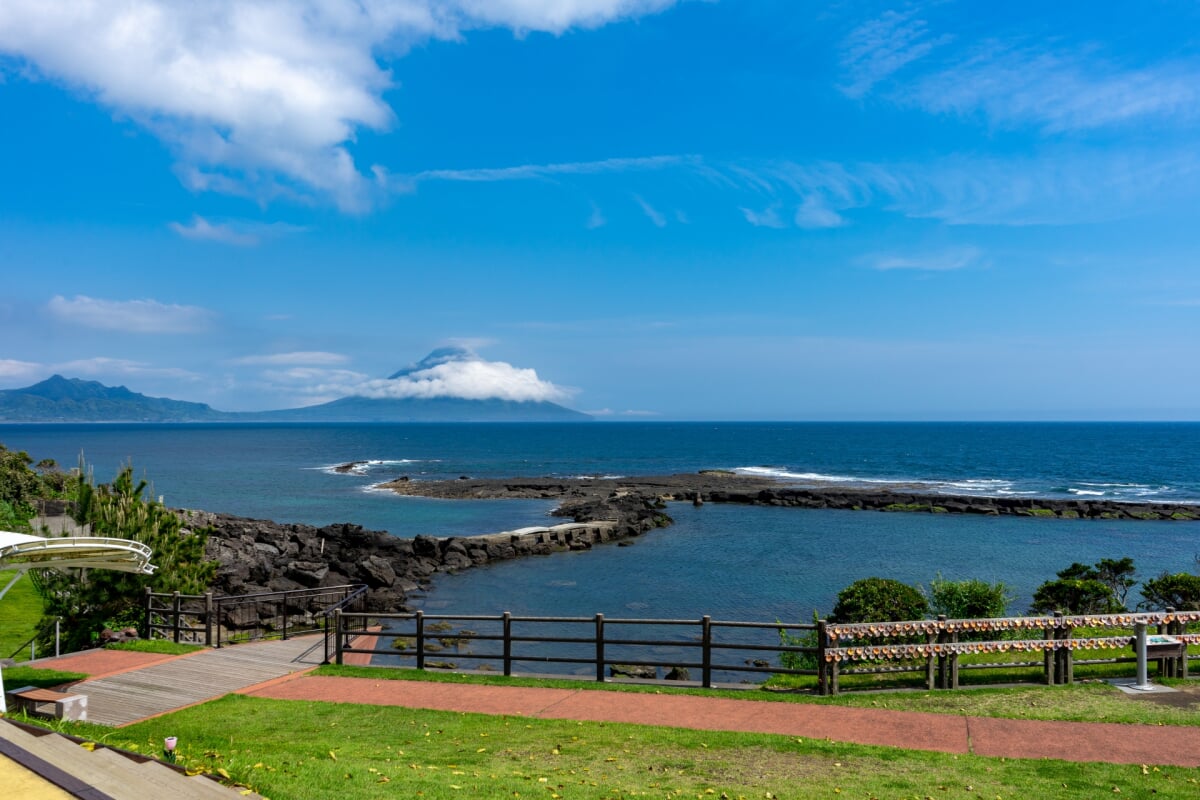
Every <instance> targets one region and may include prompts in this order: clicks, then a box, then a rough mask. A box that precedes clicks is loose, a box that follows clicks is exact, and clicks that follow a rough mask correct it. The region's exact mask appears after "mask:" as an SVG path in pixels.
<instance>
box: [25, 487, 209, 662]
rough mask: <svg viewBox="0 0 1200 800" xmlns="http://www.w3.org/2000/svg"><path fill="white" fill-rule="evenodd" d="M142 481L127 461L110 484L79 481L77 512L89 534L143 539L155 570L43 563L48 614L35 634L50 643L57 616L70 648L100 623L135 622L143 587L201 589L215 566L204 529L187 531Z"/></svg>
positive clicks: (87, 639)
mask: <svg viewBox="0 0 1200 800" xmlns="http://www.w3.org/2000/svg"><path fill="white" fill-rule="evenodd" d="M146 486H147V485H146V482H145V481H138V482H135V481H134V478H133V467H132V466H126V467H124V468H123V469H121V471H120V472H119V473H118V474H117V477H116V478H115V479H114V480H113V482H112V483H111V484H102V485H94V484H93V482H92V480H91V478H90V476H88V477H85V478H83V479H81V480H80V481H79V485H78V491H77V494H76V498H75V500H76V503H75V514H76V520H77V521H78V522H80V523H86V524H88V525H90V526H91V531H92V535H93V536H106V537H112V538H117V539H133V540H135V541H139V542H141V543H143V544H145V545H148V546H149V547H150V548H151V549H152V550H153V551H154V554H153V556H152V557H151V563H153V564H154V565H155V566H156V567H157V570H156V571H155V573H154V575H134V574H132V573H128V572H115V571H112V570H101V569H91V570H75V569H71V570H66V571H56V570H42V571H40V572H38V573H35V583H36V585H37V587H38V590H39V592H40V593H41V594H42V597H43V598H44V599H45V601H46V613H47V617H46V618H45V619H44V620H43V627H42V629H41V631H40V638H41V639H42V641H43V642H44V643H47V644H48V643H49V639H50V637H51V636H52V635H53V626H54V618H55V617H59V618H61V619H62V621H63V624H62V629H63V631H64V632H65V633H64V638H65V641H66V646H67V649H68V650H78V649H81V648H84V647H87V646H89V645H90V644H91V643H92V641H93V639H94V637H95V636H97V635H98V634H99V633H100V631H101V630H103V629H104V628H105V627H118V626H121V627H124V626H137V625H138V623H139V622H140V621H141V614H140V609H141V608H142V604H143V602H144V598H145V591H146V588H147V587H149V588H150V589H152V590H153V591H155V592H175V591H178V592H181V593H184V594H200V593H203V592H204V591H206V590H207V589H208V587H209V585H210V584H211V582H212V579H213V576H214V575H215V574H216V569H217V564H216V562H214V561H206V560H205V559H204V543H205V540H206V539H207V531H195V532H193V531H188V530H186V529H184V528H183V526H182V522H181V521H180V519H179V517H178V516H176V514H175V513H174V512H172V511H171V510H170V509H168V508H167V507H166V506H164V505H162V504H161V503H158V502H156V501H154V500H152V499H149V498H147V497H146Z"/></svg>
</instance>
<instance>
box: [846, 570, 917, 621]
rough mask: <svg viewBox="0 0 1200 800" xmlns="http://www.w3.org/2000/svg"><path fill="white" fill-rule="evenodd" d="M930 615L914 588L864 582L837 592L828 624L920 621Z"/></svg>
mask: <svg viewBox="0 0 1200 800" xmlns="http://www.w3.org/2000/svg"><path fill="white" fill-rule="evenodd" d="M928 611H929V604H928V603H927V602H926V601H925V596H924V595H923V594H921V592H920V591H919V590H918V589H916V588H915V587H912V586H909V585H908V584H906V583H901V582H900V581H897V580H892V579H891V578H863V579H862V580H857V581H855V582H854V583H852V584H850V585H849V586H847V587H846V588H844V589H842V590H841V591H840V592H838V596H837V603H835V604H834V606H833V613H832V614H830V616H829V619H830V621H831V622H896V621H899V620H907V619H923V618H924V617H925V615H926V613H928Z"/></svg>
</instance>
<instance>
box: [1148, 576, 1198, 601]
mask: <svg viewBox="0 0 1200 800" xmlns="http://www.w3.org/2000/svg"><path fill="white" fill-rule="evenodd" d="M1142 597H1144V598H1146V600H1145V602H1143V603H1142V605H1143V606H1144V607H1146V608H1150V609H1164V608H1167V607H1170V608H1175V609H1178V610H1180V611H1197V610H1200V576H1196V575H1189V574H1188V573H1186V572H1177V573H1175V574H1174V575H1169V574H1167V573H1165V572H1164V573H1163V574H1162V575H1159V576H1158V577H1157V578H1151V579H1150V580H1148V581H1146V582H1145V583H1143V584H1142Z"/></svg>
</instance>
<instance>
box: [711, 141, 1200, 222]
mask: <svg viewBox="0 0 1200 800" xmlns="http://www.w3.org/2000/svg"><path fill="white" fill-rule="evenodd" d="M710 168H712V169H716V168H717V167H715V166H711V167H710ZM720 169H721V170H722V171H723V172H724V173H725V174H727V175H728V176H729V177H730V179H731V180H733V181H735V182H736V184H737V185H738V186H739V187H740V188H741V189H742V190H743V191H747V192H754V193H756V194H763V193H767V194H770V195H772V196H775V197H781V198H785V199H787V198H789V197H795V199H796V201H797V202H799V203H800V206H799V208H798V209H797V212H796V217H795V223H796V224H797V225H798V226H801V227H808V228H822V227H837V226H841V225H847V224H849V222H850V221H849V220H847V219H846V218H845V217H844V216H843V213H842V212H844V211H847V210H850V209H856V208H868V207H870V208H876V209H880V210H884V211H890V212H893V213H898V214H902V215H905V216H909V217H918V218H929V219H937V220H941V221H943V222H946V223H949V224H955V225H1044V224H1074V223H1083V222H1101V221H1108V220H1114V219H1121V218H1126V217H1131V216H1135V215H1143V214H1146V213H1150V212H1152V211H1154V210H1159V209H1171V208H1176V207H1179V206H1181V205H1183V204H1186V203H1194V202H1195V201H1196V199H1197V194H1198V190H1197V179H1198V178H1200V156H1198V155H1197V154H1196V153H1195V152H1193V151H1192V150H1190V149H1186V148H1181V149H1167V148H1160V149H1156V150H1151V151H1141V152H1135V151H1125V152H1122V153H1110V152H1103V151H1092V150H1086V149H1080V148H1046V149H1045V150H1043V151H1042V152H1041V153H1039V155H1037V156H1034V157H1019V156H1018V157H1010V158H981V157H973V156H948V157H945V158H941V159H937V160H933V161H929V162H924V163H903V162H901V163H870V162H863V163H846V164H836V163H829V162H817V163H797V162H787V161H781V162H770V163H765V164H745V163H744V164H735V165H726V166H722V167H720ZM743 213H744V212H743Z"/></svg>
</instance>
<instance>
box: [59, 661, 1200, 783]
mask: <svg viewBox="0 0 1200 800" xmlns="http://www.w3.org/2000/svg"><path fill="white" fill-rule="evenodd" d="M321 644H322V640H321V638H320V637H301V638H298V639H290V640H288V641H286V642H259V643H253V644H243V645H236V646H233V647H226V648H222V649H220V650H206V651H201V652H199V653H194V654H191V655H188V656H181V657H173V658H166V659H164V658H163V657H161V656H147V655H145V654H140V653H119V656H120V658H119V659H114V657H113V656H112V655H110V654H111V653H113V651H103V650H97V651H90V652H88V653H81V654H76V655H72V656H64V657H63V658H61V659H44V660H42V661H40V662H38V666H45V667H51V668H58V669H74V670H76V671H79V672H86V673H88V674H91V675H94V676H97V677H93V678H91V679H89V680H87V681H84V682H82V683H80V684H78V685H76V686H75V687H73V691H75V692H82V693H85V694H87V695H88V718H89V721H92V722H99V723H101V724H106V725H125V724H128V723H130V722H134V721H137V720H139V719H143V718H146V717H151V716H157V715H159V714H162V713H165V712H167V711H172V710H174V709H177V708H183V707H185V706H188V705H193V704H195V703H199V702H203V701H205V700H209V699H212V698H216V697H220V696H222V695H225V694H228V693H230V692H240V693H242V694H247V695H251V696H255V697H268V698H278V699H285V700H318V701H328V702H338V703H361V704H365V705H390V706H407V707H410V708H426V709H437V710H446V711H461V712H476V713H482V714H506V715H515V716H526V717H538V718H542V719H574V720H588V721H597V722H625V723H634V724H643V725H664V726H669V727H679V728H694V729H697V730H728V731H744V732H750V733H777V734H784V735H787V736H795V737H801V738H810V739H831V740H834V741H841V742H852V743H856V744H867V745H882V746H887V747H903V748H908V749H914V750H932V751H938V752H945V753H976V754H978V755H985V756H998V757H1007V758H1056V759H1063V760H1067V761H1101V762H1109V763H1120V764H1157V765H1173V766H1184V767H1196V766H1200V727H1189V726H1172V725H1168V726H1155V725H1122V724H1112V723H1088V722H1043V721H1036V720H1013V719H995V718H986V717H968V716H955V715H951V714H926V713H919V712H912V711H889V710H884V709H868V708H851V707H845V706H829V705H819V704H815V703H795V702H780V701H774V702H772V701H759V700H737V699H728V698H721V697H703V696H697V695H674V694H633V693H622V692H607V691H593V690H580V689H555V688H522V687H510V686H473V685H465V684H446V683H425V682H421V681H407V680H403V681H401V680H373V679H368V678H333V677H324V676H314V675H307V674H305V673H306V672H307V671H308V670H309V669H310V668H311V667H313V666H315V665H317V664H318V663H319V662H320V660H321V657H322V652H321V649H320V648H321ZM135 657H136V658H135ZM139 658H140V659H144V663H142V664H138V663H137V662H138V660H139ZM89 659H91V661H90V662H89ZM118 660H119V661H121V663H117V661H118ZM106 671H107V672H106Z"/></svg>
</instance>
